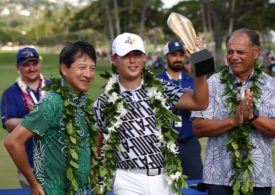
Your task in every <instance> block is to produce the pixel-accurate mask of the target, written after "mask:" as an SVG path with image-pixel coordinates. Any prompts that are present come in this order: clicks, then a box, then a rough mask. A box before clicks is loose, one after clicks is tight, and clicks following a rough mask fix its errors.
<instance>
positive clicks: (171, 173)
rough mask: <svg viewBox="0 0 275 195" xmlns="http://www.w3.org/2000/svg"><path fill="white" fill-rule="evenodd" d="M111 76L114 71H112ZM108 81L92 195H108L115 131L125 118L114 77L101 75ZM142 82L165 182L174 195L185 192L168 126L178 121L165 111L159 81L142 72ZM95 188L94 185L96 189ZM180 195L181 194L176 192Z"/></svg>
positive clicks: (115, 147)
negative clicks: (153, 119) (151, 112)
mask: <svg viewBox="0 0 275 195" xmlns="http://www.w3.org/2000/svg"><path fill="white" fill-rule="evenodd" d="M113 72H115V69H114V68H113ZM101 76H102V77H104V78H106V79H108V78H109V81H108V83H107V85H106V87H105V94H106V95H107V104H106V108H105V109H104V114H105V115H106V118H107V121H108V123H107V134H106V135H104V146H103V148H102V159H101V160H102V165H101V166H99V165H98V166H94V171H93V174H94V175H93V176H94V177H93V180H94V181H93V182H94V186H95V188H94V189H93V193H95V194H108V192H109V191H110V190H111V185H112V178H113V174H114V172H115V170H116V157H115V155H114V152H115V151H119V136H118V135H119V127H120V125H121V124H122V121H121V118H122V117H123V116H125V115H126V114H127V108H128V105H127V103H126V102H125V100H124V98H123V97H121V95H120V88H119V84H118V76H117V75H116V74H112V75H111V74H109V73H107V72H106V73H105V74H102V75H101ZM142 78H143V81H144V87H145V90H146V91H147V94H148V96H149V98H150V106H151V107H152V108H153V109H154V110H155V113H156V126H157V129H156V131H155V133H156V136H157V137H158V139H159V140H160V142H161V143H162V145H163V155H164V163H165V168H166V171H167V182H168V183H169V184H170V185H172V190H173V191H174V192H178V189H179V188H187V183H186V180H185V178H184V176H183V174H182V167H181V162H180V159H179V158H178V156H177V147H176V144H175V143H176V139H177V137H178V133H177V132H176V131H175V130H173V129H172V127H171V122H172V121H173V120H178V117H177V116H176V115H174V114H172V113H171V112H170V111H169V108H168V107H167V106H166V101H167V100H166V99H165V97H164V88H163V86H162V83H161V81H160V80H158V79H156V78H155V76H154V74H153V73H152V72H150V71H149V70H147V69H146V68H144V69H143V72H142ZM96 184H98V185H96ZM178 193H179V194H183V193H182V192H178Z"/></svg>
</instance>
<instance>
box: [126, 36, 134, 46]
mask: <svg viewBox="0 0 275 195" xmlns="http://www.w3.org/2000/svg"><path fill="white" fill-rule="evenodd" d="M135 42H136V40H135V39H134V38H131V37H127V40H126V41H125V43H129V44H130V45H132V44H134V43H135Z"/></svg>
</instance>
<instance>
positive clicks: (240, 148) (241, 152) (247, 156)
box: [220, 62, 263, 195]
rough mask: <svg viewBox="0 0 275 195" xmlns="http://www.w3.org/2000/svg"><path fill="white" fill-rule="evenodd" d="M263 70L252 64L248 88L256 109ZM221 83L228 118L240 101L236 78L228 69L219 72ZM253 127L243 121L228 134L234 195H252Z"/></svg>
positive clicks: (246, 121) (256, 63) (227, 147)
mask: <svg viewBox="0 0 275 195" xmlns="http://www.w3.org/2000/svg"><path fill="white" fill-rule="evenodd" d="M262 73H263V68H262V66H261V64H260V63H259V62H255V63H254V73H253V75H252V76H251V78H250V81H251V82H250V85H249V86H248V87H247V89H248V88H250V90H251V91H253V93H254V98H253V107H254V108H256V104H257V101H258V100H259V98H260V96H261V88H260V85H261V83H260V78H261V77H262V76H263V74H262ZM220 81H221V83H223V84H225V85H226V87H225V90H224V93H223V95H224V96H226V97H227V99H226V107H227V108H228V109H229V111H230V112H229V116H231V117H232V116H234V114H235V112H236V109H237V107H238V105H239V104H240V99H238V98H236V94H237V89H236V84H235V81H236V78H235V75H233V74H232V73H230V71H229V67H227V68H225V69H224V70H222V72H221V77H220ZM252 128H253V126H252V124H251V122H249V121H248V120H245V121H244V123H243V125H242V126H240V127H234V128H233V129H232V130H231V131H230V133H229V140H228V142H227V143H226V149H227V151H228V152H230V153H231V158H232V168H233V174H232V176H231V177H230V181H231V182H232V185H233V191H234V195H239V194H240V191H241V192H242V193H243V194H245V195H249V194H253V182H252V180H251V174H252V173H253V172H254V168H253V164H254V160H253V159H252V157H251V151H252V150H253V148H254V146H253V143H252V142H251V140H250V139H249V133H250V129H252Z"/></svg>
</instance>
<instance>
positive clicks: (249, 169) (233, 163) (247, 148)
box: [191, 29, 275, 195]
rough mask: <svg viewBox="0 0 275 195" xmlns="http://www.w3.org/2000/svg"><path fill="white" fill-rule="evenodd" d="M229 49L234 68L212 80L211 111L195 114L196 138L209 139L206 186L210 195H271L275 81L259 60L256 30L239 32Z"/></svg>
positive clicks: (209, 109)
mask: <svg viewBox="0 0 275 195" xmlns="http://www.w3.org/2000/svg"><path fill="white" fill-rule="evenodd" d="M226 47H227V62H228V64H229V66H228V67H226V68H225V69H223V70H222V71H221V72H219V73H216V74H214V75H212V76H211V77H210V78H209V79H208V85H209V101H210V102H209V106H208V108H207V109H206V110H203V111H194V112H192V115H191V117H192V118H193V130H194V133H195V135H196V136H198V137H208V144H207V148H206V156H205V163H204V168H203V182H204V183H206V184H208V185H207V187H208V194H210V195H215V194H233V193H234V194H239V193H241V194H254V195H270V194H271V187H272V186H275V177H274V174H273V168H272V141H273V137H274V136H275V119H274V118H275V80H274V78H272V77H270V76H269V75H267V74H266V73H265V72H264V71H263V67H262V64H260V63H259V62H258V61H257V59H258V58H259V56H260V53H261V52H260V41H259V36H258V34H257V33H256V32H255V31H253V30H250V29H239V30H236V31H234V32H233V33H232V34H231V35H230V36H229V37H228V38H227V40H226Z"/></svg>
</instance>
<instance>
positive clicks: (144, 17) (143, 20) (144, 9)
mask: <svg viewBox="0 0 275 195" xmlns="http://www.w3.org/2000/svg"><path fill="white" fill-rule="evenodd" d="M148 1H149V0H143V7H142V12H141V21H140V30H139V32H140V36H141V37H143V34H144V23H145V20H146V9H147V5H148Z"/></svg>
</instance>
